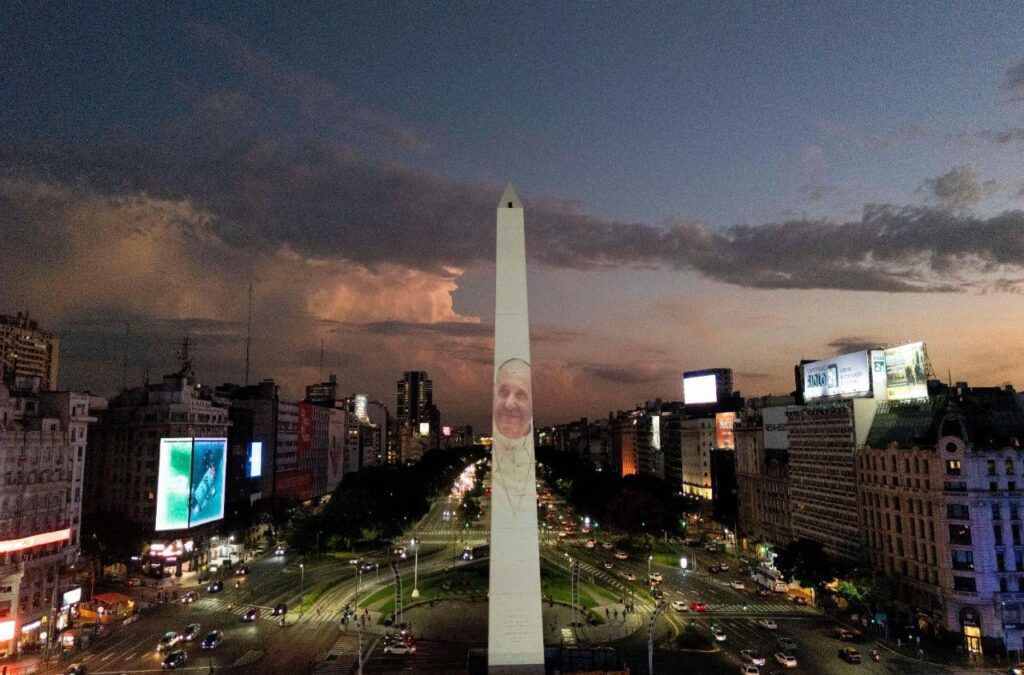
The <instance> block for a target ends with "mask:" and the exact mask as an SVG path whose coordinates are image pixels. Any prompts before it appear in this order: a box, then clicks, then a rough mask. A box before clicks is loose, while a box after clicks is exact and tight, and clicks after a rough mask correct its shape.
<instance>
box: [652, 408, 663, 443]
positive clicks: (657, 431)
mask: <svg viewBox="0 0 1024 675" xmlns="http://www.w3.org/2000/svg"><path fill="white" fill-rule="evenodd" d="M651 447H652V448H654V449H655V450H661V415H651Z"/></svg>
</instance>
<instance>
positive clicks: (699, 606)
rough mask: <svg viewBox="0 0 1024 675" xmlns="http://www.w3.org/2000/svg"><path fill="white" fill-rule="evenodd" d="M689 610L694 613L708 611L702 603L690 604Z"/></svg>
mask: <svg viewBox="0 0 1024 675" xmlns="http://www.w3.org/2000/svg"><path fill="white" fill-rule="evenodd" d="M690 609H692V610H693V611H695V612H706V611H708V606H707V605H705V604H704V603H703V602H691V603H690Z"/></svg>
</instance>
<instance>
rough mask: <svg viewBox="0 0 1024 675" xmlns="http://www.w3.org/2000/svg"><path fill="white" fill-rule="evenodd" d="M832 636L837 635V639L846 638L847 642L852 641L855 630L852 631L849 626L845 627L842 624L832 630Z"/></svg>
mask: <svg viewBox="0 0 1024 675" xmlns="http://www.w3.org/2000/svg"><path fill="white" fill-rule="evenodd" d="M832 636H833V637H835V638H836V639H837V640H844V641H846V642H850V641H851V640H853V631H851V630H850V629H849V628H843V627H842V626H840V627H838V628H836V629H835V630H834V631H833V632H832Z"/></svg>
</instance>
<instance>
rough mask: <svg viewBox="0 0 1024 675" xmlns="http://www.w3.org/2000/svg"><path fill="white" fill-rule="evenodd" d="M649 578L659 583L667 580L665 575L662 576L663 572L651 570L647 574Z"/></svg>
mask: <svg viewBox="0 0 1024 675" xmlns="http://www.w3.org/2000/svg"><path fill="white" fill-rule="evenodd" d="M647 578H648V579H650V580H651V581H657V582H658V583H659V584H660V583H661V582H662V581H664V580H665V577H663V576H661V572H651V573H650V574H649V575H647Z"/></svg>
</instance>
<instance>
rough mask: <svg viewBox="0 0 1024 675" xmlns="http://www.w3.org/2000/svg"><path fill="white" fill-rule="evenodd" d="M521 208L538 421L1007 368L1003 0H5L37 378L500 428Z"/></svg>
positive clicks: (1001, 373)
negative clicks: (692, 379) (712, 371)
mask: <svg viewBox="0 0 1024 675" xmlns="http://www.w3.org/2000/svg"><path fill="white" fill-rule="evenodd" d="M509 181H511V182H512V183H514V185H515V186H516V189H517V190H518V192H519V195H520V197H521V198H522V201H523V204H524V207H525V210H526V211H525V213H526V228H527V229H526V236H527V249H528V253H529V257H530V268H529V271H528V276H529V284H530V288H529V290H530V305H531V322H532V350H533V368H534V375H535V378H534V394H535V398H536V405H535V410H536V415H537V422H538V423H539V424H551V423H558V422H564V421H568V420H570V419H572V418H574V417H580V416H589V417H595V416H604V415H607V413H608V411H609V410H618V409H625V408H629V407H632V406H634V405H636V404H637V403H642V402H643V401H645V400H648V399H653V398H655V397H661V398H663V399H666V400H678V399H680V398H681V396H682V393H681V381H680V380H681V373H682V372H683V371H684V370H690V369H697V368H706V367H731V368H733V369H734V371H735V373H736V386H737V387H738V388H739V389H740V390H741V391H742V393H743V394H744V395H747V396H752V395H760V394H768V393H788V392H789V391H790V390H791V389H792V388H793V365H794V364H795V363H796V362H798V361H799V360H800V359H801V358H821V357H825V356H829V355H832V354H835V353H842V352H843V351H851V350H854V349H857V348H859V347H860V346H861V345H865V344H889V343H897V342H903V341H910V340H917V339H921V340H924V341H925V342H926V343H927V345H928V352H929V356H930V359H931V363H932V366H933V368H934V370H935V372H936V374H937V375H939V376H940V377H942V378H943V379H945V378H946V377H947V375H948V374H949V373H951V374H952V377H953V378H954V379H955V380H967V381H969V382H971V383H972V384H977V385H1000V384H1002V383H1004V382H1012V383H1014V384H1015V385H1017V386H1021V385H1024V359H1022V342H1024V340H1022V334H1024V330H1022V329H1024V318H1022V317H1024V296H1022V295H1021V290H1022V289H1024V212H1022V211H1021V209H1022V208H1024V7H1022V5H1021V3H1020V2H1007V3H993V2H985V3H951V4H947V3H940V2H926V3H890V2H849V3H810V2H808V3H781V2H778V3H763V2H743V3H727V2H708V3H701V4H696V3H681V2H675V3H657V4H655V3H613V2H588V3H581V2H580V3H577V2H559V3H536V4H530V3H523V2H516V3H491V2H487V3H444V4H439V3H435V4H429V3H424V2H409V3H402V2H386V3H349V4H344V5H340V6H339V5H336V4H335V3H329V4H325V5H320V4H319V3H317V4H316V5H312V4H308V5H302V4H299V5H296V4H294V3H278V4H276V5H275V4H270V3H202V4H198V3H197V4H185V3H141V2H139V3H75V4H70V5H65V4H63V3H60V4H58V3H50V4H43V5H41V4H39V3H19V2H14V3H7V4H5V5H4V7H3V8H2V9H0V270H2V273H0V313H15V312H17V311H24V310H28V311H30V312H31V314H32V316H33V318H35V319H37V320H38V321H39V322H40V323H41V324H42V327H43V328H45V329H48V330H52V331H54V332H56V333H58V334H59V335H60V336H61V338H62V355H61V359H62V361H61V374H60V384H61V386H62V387H64V388H73V389H88V390H91V391H93V392H95V393H101V394H109V393H112V392H113V391H115V390H116V389H117V388H119V387H120V385H121V379H122V373H121V361H122V358H123V354H124V349H125V322H126V321H130V323H131V335H130V339H129V343H128V344H129V373H128V380H129V384H136V385H137V384H141V383H142V381H143V379H144V377H145V375H146V372H147V370H148V371H149V372H150V373H151V375H152V378H153V379H157V378H159V376H160V375H162V374H164V373H167V372H171V371H172V370H173V368H174V351H175V348H176V346H177V344H178V343H179V342H180V340H181V338H182V336H183V335H185V334H186V333H187V334H188V335H189V336H190V337H191V339H192V340H193V342H194V345H195V367H196V375H197V377H198V378H199V379H200V381H202V382H204V383H207V384H219V383H222V382H240V381H241V380H242V379H243V377H244V341H245V321H246V306H247V305H246V303H247V300H246V297H247V288H248V284H249V282H250V280H253V281H254V289H255V291H254V296H255V308H254V326H255V335H256V340H255V345H254V351H253V363H254V366H253V375H252V379H253V380H258V379H261V378H265V377H273V378H274V379H275V380H277V381H278V382H279V383H280V384H281V385H282V386H283V389H284V392H285V394H286V395H288V396H289V397H296V398H297V397H298V396H300V395H301V393H302V388H303V386H304V385H305V384H308V383H312V382H314V381H316V380H318V378H319V367H318V358H319V348H320V340H321V336H323V338H324V345H325V358H324V362H325V371H326V372H335V373H337V374H338V377H339V381H340V383H341V389H342V391H343V392H344V393H346V394H348V393H355V392H365V393H368V394H370V395H371V397H373V398H376V399H379V400H381V401H383V402H384V403H386V404H387V405H388V407H389V408H390V409H391V410H392V413H393V412H394V406H395V381H396V380H397V379H398V378H399V377H400V376H401V373H402V371H403V370H426V371H427V372H428V373H429V374H430V376H431V377H432V379H433V380H434V392H435V393H434V396H435V403H436V404H437V405H438V406H439V407H440V409H441V412H442V419H443V423H444V424H452V425H459V424H465V423H472V424H474V426H475V427H476V429H477V431H487V430H488V429H489V426H490V420H489V399H490V385H489V382H490V378H491V371H492V364H491V356H492V353H491V345H492V332H493V329H492V325H493V310H494V280H493V276H494V263H493V256H494V228H495V208H496V207H497V203H498V200H499V198H500V196H501V193H502V190H503V188H504V186H505V184H506V183H507V182H509Z"/></svg>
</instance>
